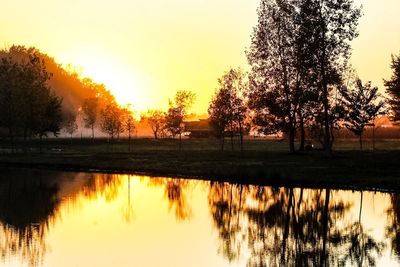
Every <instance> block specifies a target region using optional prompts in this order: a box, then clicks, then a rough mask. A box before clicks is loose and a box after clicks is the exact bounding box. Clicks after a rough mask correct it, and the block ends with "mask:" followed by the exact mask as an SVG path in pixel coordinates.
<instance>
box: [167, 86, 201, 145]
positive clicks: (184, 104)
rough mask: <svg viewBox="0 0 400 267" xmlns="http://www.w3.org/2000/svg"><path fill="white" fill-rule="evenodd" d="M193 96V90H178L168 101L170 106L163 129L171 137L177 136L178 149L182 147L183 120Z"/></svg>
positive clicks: (194, 96) (191, 103) (190, 105)
mask: <svg viewBox="0 0 400 267" xmlns="http://www.w3.org/2000/svg"><path fill="white" fill-rule="evenodd" d="M195 98H196V95H195V94H194V93H193V92H190V91H185V90H181V91H178V92H177V93H176V95H175V98H174V101H170V103H169V106H170V107H169V109H168V111H167V114H166V115H165V129H166V130H167V131H168V132H170V133H171V135H172V137H174V138H175V136H176V135H178V136H179V150H181V149H182V133H183V131H184V124H183V121H184V119H185V118H186V116H187V114H188V111H189V109H190V108H191V107H192V105H193V103H194V100H195Z"/></svg>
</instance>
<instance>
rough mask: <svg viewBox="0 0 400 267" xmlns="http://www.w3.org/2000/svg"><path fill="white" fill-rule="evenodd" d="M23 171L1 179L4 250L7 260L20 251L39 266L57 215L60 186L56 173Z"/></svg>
mask: <svg viewBox="0 0 400 267" xmlns="http://www.w3.org/2000/svg"><path fill="white" fill-rule="evenodd" d="M20 174H21V176H15V174H14V175H13V177H8V176H3V177H1V179H0V205H1V209H0V221H1V223H0V232H1V233H0V240H1V242H0V253H1V257H2V259H3V260H4V259H5V258H6V257H8V256H9V255H19V256H20V257H22V258H23V259H24V260H26V261H27V262H28V264H29V265H31V266H35V265H38V264H40V263H41V262H42V260H43V257H44V254H45V253H46V243H45V236H46V234H47V232H48V229H49V226H50V225H51V224H53V223H54V220H55V219H56V217H57V213H56V210H57V206H58V205H59V203H60V200H59V198H58V197H57V192H58V186H57V184H56V183H54V179H51V178H54V177H53V176H51V177H49V176H48V175H47V176H44V175H43V174H42V175H40V176H39V177H34V179H33V178H31V177H29V176H28V177H26V176H25V175H26V173H24V172H21V173H20ZM3 175H10V173H7V172H6V173H3Z"/></svg>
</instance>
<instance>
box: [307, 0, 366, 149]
mask: <svg viewBox="0 0 400 267" xmlns="http://www.w3.org/2000/svg"><path fill="white" fill-rule="evenodd" d="M300 3H301V4H300V10H301V13H302V21H303V22H304V23H303V25H304V29H307V31H309V32H310V34H311V36H310V38H308V39H307V47H308V53H309V54H310V64H311V66H312V71H313V72H314V73H315V74H316V76H317V88H318V91H319V94H320V102H321V103H322V112H323V126H324V148H325V150H326V151H327V152H328V153H330V152H331V150H332V138H331V137H332V132H331V121H330V118H331V117H332V114H330V111H331V102H332V101H331V91H332V89H333V88H334V87H335V86H337V85H338V83H340V81H341V72H342V70H343V68H344V67H345V66H346V64H347V59H348V58H349V57H350V54H351V46H350V42H351V41H352V40H353V39H354V38H356V37H357V36H358V32H357V26H358V20H359V18H360V16H361V9H360V8H358V7H355V6H354V1H353V0H333V1H328V0H301V1H300Z"/></svg>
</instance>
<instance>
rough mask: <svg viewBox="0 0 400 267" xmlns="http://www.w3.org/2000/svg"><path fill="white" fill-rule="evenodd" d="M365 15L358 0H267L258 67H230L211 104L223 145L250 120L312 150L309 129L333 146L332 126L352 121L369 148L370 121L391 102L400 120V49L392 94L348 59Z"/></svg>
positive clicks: (257, 31)
mask: <svg viewBox="0 0 400 267" xmlns="http://www.w3.org/2000/svg"><path fill="white" fill-rule="evenodd" d="M360 16H361V8H360V7H356V6H355V5H354V2H353V1H352V0H341V1H322V0H295V1H289V0H281V1H275V0H262V1H261V4H260V6H259V8H258V23H257V25H256V26H255V27H254V30H253V33H252V35H251V44H250V46H249V48H248V49H247V51H246V55H247V59H248V62H249V64H250V67H251V70H250V71H249V72H248V73H245V72H243V71H242V70H240V69H237V70H235V69H230V70H228V71H227V72H226V73H225V74H224V75H223V76H222V77H221V78H220V79H219V81H218V82H219V87H218V89H217V90H216V92H215V95H214V96H213V98H212V100H211V103H210V106H209V110H208V112H209V117H210V121H211V124H212V125H213V126H214V128H215V129H216V131H217V132H218V133H219V136H220V137H222V138H221V140H222V142H221V143H222V145H221V148H222V149H223V144H224V141H223V139H224V138H223V137H224V136H225V135H226V134H228V135H231V136H232V135H233V133H234V132H235V133H238V134H239V135H240V136H241V137H242V136H243V129H246V128H251V129H253V130H255V131H258V132H260V133H263V134H272V133H277V132H282V133H285V134H286V136H287V137H288V140H289V150H290V152H292V153H293V152H295V151H296V148H295V138H296V137H299V140H300V145H299V148H298V150H305V148H306V143H305V141H306V132H307V133H309V135H310V136H308V137H307V138H309V139H317V140H319V141H320V142H321V144H322V146H323V148H324V150H325V151H326V152H327V153H328V154H329V153H331V151H332V145H333V142H334V134H333V131H334V130H335V129H338V128H340V127H346V128H347V129H349V130H350V131H352V132H353V133H354V134H355V135H357V136H358V137H359V140H360V148H361V149H362V135H363V133H364V131H365V127H366V126H368V125H371V123H373V121H374V119H375V118H376V116H378V115H379V114H383V113H384V111H385V102H387V103H388V104H389V106H390V108H391V109H390V113H391V115H392V118H393V119H394V120H399V114H400V108H399V107H400V104H399V103H400V101H399V99H400V56H397V57H396V56H393V57H392V65H391V68H392V70H393V76H392V77H391V79H390V80H388V81H385V86H386V87H387V93H388V95H389V97H390V99H389V100H388V101H384V100H385V99H384V98H383V97H382V96H380V95H379V93H378V88H377V87H375V86H373V85H372V84H371V82H367V83H363V82H362V81H361V79H360V78H358V77H357V75H355V74H354V71H352V69H351V67H350V66H349V64H348V60H349V58H350V55H351V45H350V42H351V41H352V40H353V39H354V38H356V37H357V36H358V32H357V26H358V20H359V18H360ZM244 77H246V78H244ZM306 129H307V131H306Z"/></svg>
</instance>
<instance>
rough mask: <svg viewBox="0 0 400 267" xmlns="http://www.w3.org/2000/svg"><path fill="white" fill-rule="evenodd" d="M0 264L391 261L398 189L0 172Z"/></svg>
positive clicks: (399, 237)
mask: <svg viewBox="0 0 400 267" xmlns="http://www.w3.org/2000/svg"><path fill="white" fill-rule="evenodd" d="M0 205H1V208H0V231H1V233H0V257H1V260H0V265H1V266H171V267H172V266H173V267H179V266H182V267H183V266H185V267H187V266H295V265H297V266H309V265H314V266H321V265H325V266H338V265H342V266H374V265H376V266H385V267H386V266H396V265H399V263H400V259H399V254H400V224H399V223H400V195H399V194H396V193H384V192H370V191H368V192H367V191H365V192H360V191H347V190H332V189H331V190H329V189H302V188H283V187H281V188H276V187H263V186H253V185H238V184H229V183H218V182H210V181H202V180H191V179H174V178H164V177H145V176H137V175H114V174H98V173H73V172H57V171H43V170H28V169H18V170H16V169H2V170H1V174H0Z"/></svg>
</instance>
